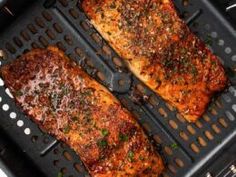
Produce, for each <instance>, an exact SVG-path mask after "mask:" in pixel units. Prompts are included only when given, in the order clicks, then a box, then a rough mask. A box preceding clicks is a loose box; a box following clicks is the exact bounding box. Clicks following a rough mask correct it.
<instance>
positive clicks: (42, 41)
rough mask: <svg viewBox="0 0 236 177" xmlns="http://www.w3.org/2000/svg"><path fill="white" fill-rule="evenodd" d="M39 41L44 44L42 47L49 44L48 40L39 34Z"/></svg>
mask: <svg viewBox="0 0 236 177" xmlns="http://www.w3.org/2000/svg"><path fill="white" fill-rule="evenodd" d="M39 42H40V43H41V44H42V45H43V46H44V47H47V46H48V45H49V43H48V41H47V40H46V39H45V38H44V37H43V36H40V37H39Z"/></svg>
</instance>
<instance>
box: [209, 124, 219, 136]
mask: <svg viewBox="0 0 236 177" xmlns="http://www.w3.org/2000/svg"><path fill="white" fill-rule="evenodd" d="M211 128H212V129H213V130H214V132H215V133H217V134H219V133H220V132H221V130H220V128H219V127H218V126H217V125H216V124H213V125H212V126H211Z"/></svg>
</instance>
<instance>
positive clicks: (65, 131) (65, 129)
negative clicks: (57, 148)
mask: <svg viewBox="0 0 236 177" xmlns="http://www.w3.org/2000/svg"><path fill="white" fill-rule="evenodd" d="M69 131H70V125H66V126H65V127H64V130H63V132H64V133H65V134H68V133H69Z"/></svg>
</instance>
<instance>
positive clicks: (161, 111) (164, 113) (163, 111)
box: [158, 108, 167, 118]
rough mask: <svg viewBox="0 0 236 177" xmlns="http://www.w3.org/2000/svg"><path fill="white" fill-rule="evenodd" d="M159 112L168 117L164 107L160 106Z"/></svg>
mask: <svg viewBox="0 0 236 177" xmlns="http://www.w3.org/2000/svg"><path fill="white" fill-rule="evenodd" d="M158 112H159V113H160V114H161V115H162V116H163V117H165V118H166V117H167V113H166V111H165V110H164V109H163V108H159V109H158Z"/></svg>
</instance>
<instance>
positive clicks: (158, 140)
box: [153, 135, 162, 144]
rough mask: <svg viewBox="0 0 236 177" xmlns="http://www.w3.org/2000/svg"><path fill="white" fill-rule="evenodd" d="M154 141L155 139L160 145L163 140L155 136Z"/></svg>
mask: <svg viewBox="0 0 236 177" xmlns="http://www.w3.org/2000/svg"><path fill="white" fill-rule="evenodd" d="M153 139H154V140H155V141H156V142H157V143H158V144H161V142H162V140H161V138H160V137H159V136H158V135H154V136H153Z"/></svg>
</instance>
